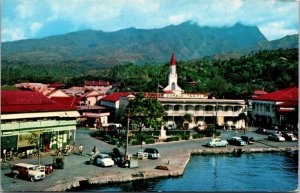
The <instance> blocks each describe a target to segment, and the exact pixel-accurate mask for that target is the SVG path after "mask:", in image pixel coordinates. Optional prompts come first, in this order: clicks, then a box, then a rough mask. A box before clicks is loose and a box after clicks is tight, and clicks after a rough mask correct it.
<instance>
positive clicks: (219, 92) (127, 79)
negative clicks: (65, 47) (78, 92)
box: [1, 49, 298, 99]
mask: <svg viewBox="0 0 300 193" xmlns="http://www.w3.org/2000/svg"><path fill="white" fill-rule="evenodd" d="M176 66H177V74H178V85H179V86H180V87H181V88H183V89H184V90H185V92H202V93H209V94H211V96H213V97H216V98H228V99H249V98H250V97H251V95H252V93H253V91H254V90H256V89H263V90H266V91H267V92H271V91H274V90H279V89H283V88H286V87H289V86H290V84H291V83H294V84H295V85H298V49H279V50H273V51H269V50H264V51H259V52H257V53H252V54H250V55H244V56H242V57H240V58H236V59H233V58H231V59H224V60H221V59H212V58H204V59H199V60H192V61H184V62H183V61H178V62H177V65H176ZM1 69H2V71H1V81H2V85H6V84H7V85H12V84H16V83H19V82H25V81H26V82H29V81H30V82H41V83H51V82H60V83H63V84H65V85H66V87H71V86H82V85H83V82H84V80H96V81H97V80H99V81H110V82H111V83H116V82H118V83H120V84H121V86H120V87H118V90H119V91H136V92H141V91H142V92H157V89H158V88H157V85H158V84H160V85H162V86H167V83H168V74H169V72H170V71H169V69H170V65H169V63H166V64H162V65H159V64H156V65H155V64H151V65H150V64H144V65H135V64H132V63H128V64H124V65H117V66H114V67H113V68H111V69H107V68H105V66H103V65H102V66H101V65H100V64H97V63H96V62H92V61H81V62H77V61H64V62H61V63H58V64H51V65H48V64H45V65H34V64H27V63H26V62H24V61H15V62H7V61H6V62H5V61H3V64H2V66H1ZM158 91H159V92H161V90H158Z"/></svg>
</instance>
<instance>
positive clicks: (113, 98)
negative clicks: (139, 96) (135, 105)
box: [101, 92, 134, 102]
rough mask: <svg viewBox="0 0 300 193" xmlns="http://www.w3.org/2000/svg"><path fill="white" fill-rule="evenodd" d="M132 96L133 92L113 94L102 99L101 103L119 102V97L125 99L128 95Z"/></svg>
mask: <svg viewBox="0 0 300 193" xmlns="http://www.w3.org/2000/svg"><path fill="white" fill-rule="evenodd" d="M131 94H134V93H133V92H113V93H111V94H109V95H107V96H106V97H104V98H102V99H101V100H102V101H111V102H116V101H118V100H120V97H127V96H128V95H131Z"/></svg>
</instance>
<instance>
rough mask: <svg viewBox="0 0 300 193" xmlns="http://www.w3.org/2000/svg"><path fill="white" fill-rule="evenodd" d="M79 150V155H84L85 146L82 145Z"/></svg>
mask: <svg viewBox="0 0 300 193" xmlns="http://www.w3.org/2000/svg"><path fill="white" fill-rule="evenodd" d="M78 149H79V154H80V155H82V153H83V145H82V144H80V145H79V147H78Z"/></svg>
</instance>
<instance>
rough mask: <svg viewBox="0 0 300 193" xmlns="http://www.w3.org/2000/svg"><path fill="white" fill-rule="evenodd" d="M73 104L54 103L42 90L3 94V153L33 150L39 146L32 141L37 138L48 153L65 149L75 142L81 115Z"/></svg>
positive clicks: (8, 91) (6, 91) (14, 91)
mask: <svg viewBox="0 0 300 193" xmlns="http://www.w3.org/2000/svg"><path fill="white" fill-rule="evenodd" d="M65 98H66V97H65ZM71 104H72V103H70V104H67V103H66V101H64V103H63V102H61V103H58V102H55V101H52V100H51V99H49V98H48V97H47V96H45V95H43V94H42V93H40V92H38V91H22V90H5V91H1V152H2V150H3V149H6V150H7V151H13V153H21V152H24V149H25V150H33V149H34V148H35V146H36V144H35V143H33V142H32V140H31V139H32V137H36V136H40V138H41V139H43V140H41V141H40V145H41V147H42V148H41V150H42V151H44V152H48V151H49V150H50V149H56V148H61V147H63V145H64V144H66V143H68V140H71V139H72V140H73V142H75V135H76V132H75V130H76V125H77V122H76V120H77V118H78V117H79V116H80V114H79V112H78V111H76V110H75V108H74V107H73V106H72V105H71ZM57 139H61V140H57Z"/></svg>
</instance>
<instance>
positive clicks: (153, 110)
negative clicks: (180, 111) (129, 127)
mask: <svg viewBox="0 0 300 193" xmlns="http://www.w3.org/2000/svg"><path fill="white" fill-rule="evenodd" d="M125 113H126V114H127V115H129V116H130V121H131V124H137V125H138V128H139V132H141V130H142V129H143V128H144V127H152V128H158V127H159V126H160V125H162V123H163V119H162V118H163V116H164V115H166V113H165V111H164V108H163V106H162V104H161V103H160V102H159V101H158V100H157V99H152V98H145V97H144V93H138V94H137V95H136V97H135V99H133V100H131V101H130V102H129V104H128V106H127V108H126V112H125Z"/></svg>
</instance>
